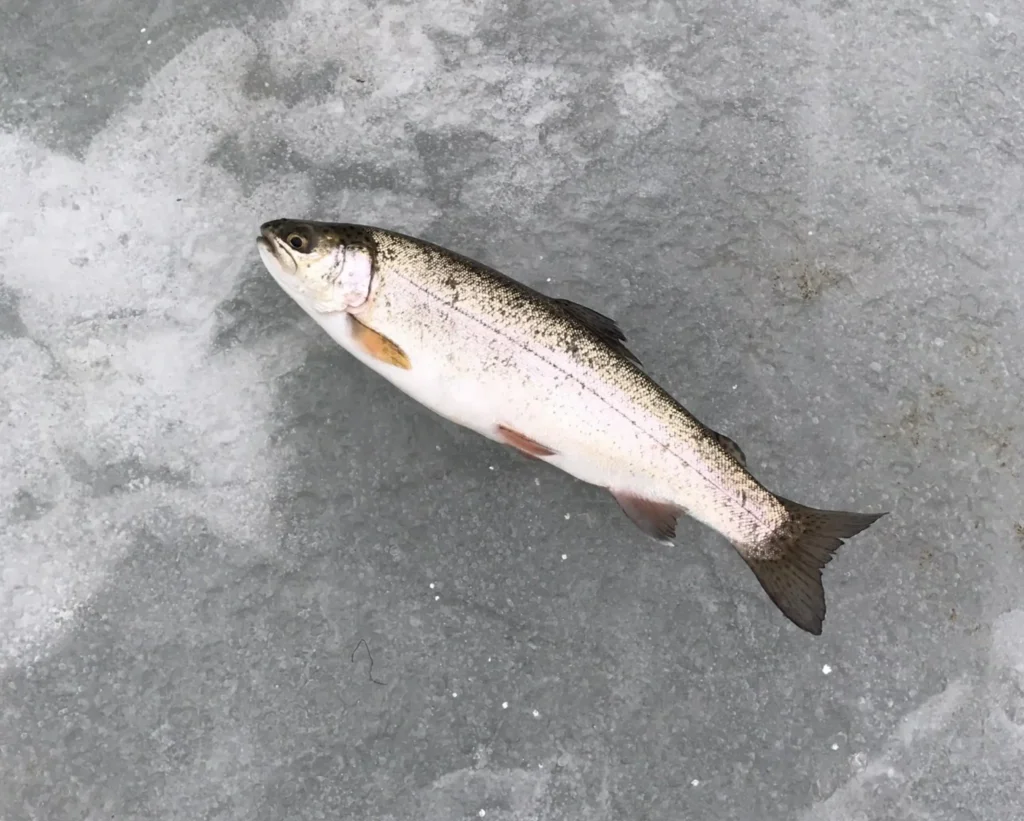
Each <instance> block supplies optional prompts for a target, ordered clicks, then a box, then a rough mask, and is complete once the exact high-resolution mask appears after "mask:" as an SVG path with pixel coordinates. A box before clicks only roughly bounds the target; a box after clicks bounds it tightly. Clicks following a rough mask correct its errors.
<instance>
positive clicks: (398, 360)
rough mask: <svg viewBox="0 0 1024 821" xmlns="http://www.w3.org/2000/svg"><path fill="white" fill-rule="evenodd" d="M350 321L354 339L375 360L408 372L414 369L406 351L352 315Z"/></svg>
mask: <svg viewBox="0 0 1024 821" xmlns="http://www.w3.org/2000/svg"><path fill="white" fill-rule="evenodd" d="M348 321H349V327H351V329H352V337H353V338H354V339H355V341H356V342H357V343H358V344H359V346H360V347H361V348H362V349H363V350H364V351H366V353H368V354H369V355H370V356H372V357H373V358H374V359H377V360H379V361H381V362H384V363H386V364H388V365H393V366H394V367H396V368H402V369H403V370H406V371H407V370H409V369H410V368H412V363H411V362H410V361H409V357H408V356H407V355H406V353H405V351H403V350H402V349H401V348H400V347H399V346H398V345H396V344H395V343H394V342H392V341H391V340H390V339H388V338H387V337H386V336H384V335H383V334H380V333H377V331H375V330H373V328H371V327H369V326H368V325H364V324H363V323H362V322H360V321H359V320H358V319H356V318H355V317H354V316H352V315H351V314H349V317H348Z"/></svg>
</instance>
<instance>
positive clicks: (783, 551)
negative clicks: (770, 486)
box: [736, 497, 886, 636]
mask: <svg viewBox="0 0 1024 821" xmlns="http://www.w3.org/2000/svg"><path fill="white" fill-rule="evenodd" d="M777 498H778V499H779V501H780V502H782V504H783V505H784V506H785V508H786V509H787V510H788V511H789V512H790V514H791V515H792V517H793V519H792V522H791V524H790V525H789V526H787V527H786V528H785V529H783V530H781V531H780V532H779V533H778V534H777V535H776V536H773V537H772V538H771V539H770V540H768V541H767V542H764V543H762V544H760V545H757V546H756V547H748V546H746V545H737V546H736V547H737V549H738V550H739V551H740V555H742V556H743V558H744V560H745V561H746V563H747V564H748V565H749V566H750V569H751V570H753V571H754V575H756V576H757V580H758V581H759V582H760V583H761V587H763V588H764V590H765V592H766V593H767V594H768V596H769V598H771V600H772V601H773V602H775V605H776V606H777V607H778V608H779V610H781V611H782V612H783V614H784V615H785V616H786V618H788V619H789V620H790V621H792V622H793V623H794V624H795V625H796V626H797V627H799V628H801V629H802V630H806V631H807V632H808V633H812V634H813V635H815V636H820V635H821V625H822V622H823V621H824V620H825V589H824V587H822V584H821V570H822V568H823V567H824V566H825V565H826V564H828V563H829V562H830V561H831V560H832V556H833V554H834V553H835V552H836V550H838V549H839V546H840V545H842V544H843V542H842V540H843V539H849V538H850V537H851V536H856V535H857V534H858V533H860V532H861V531H862V530H864V529H865V528H867V527H868V526H869V525H871V524H873V523H874V522H875V521H877V520H878V519H880V518H881V517H882V516H885V515H886V514H885V513H847V512H845V511H841V510H816V509H815V508H812V507H805V506H804V505H801V504H797V503H796V502H791V501H789V500H788V499H783V498H782V497H777Z"/></svg>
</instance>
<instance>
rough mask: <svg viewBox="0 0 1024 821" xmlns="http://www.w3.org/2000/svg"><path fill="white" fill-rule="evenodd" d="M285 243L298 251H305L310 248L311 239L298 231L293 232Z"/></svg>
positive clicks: (286, 238)
mask: <svg viewBox="0 0 1024 821" xmlns="http://www.w3.org/2000/svg"><path fill="white" fill-rule="evenodd" d="M285 242H287V243H288V244H289V245H290V246H291V247H292V248H294V249H295V250H296V251H305V250H306V248H307V247H309V239H308V238H307V237H306V236H305V235H303V234H300V233H298V232H297V231H293V232H292V233H290V234H289V235H288V236H287V237H285Z"/></svg>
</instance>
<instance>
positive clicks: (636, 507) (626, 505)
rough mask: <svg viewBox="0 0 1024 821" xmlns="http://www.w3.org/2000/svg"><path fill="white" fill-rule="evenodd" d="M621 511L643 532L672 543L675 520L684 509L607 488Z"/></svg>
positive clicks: (665, 542) (660, 540)
mask: <svg viewBox="0 0 1024 821" xmlns="http://www.w3.org/2000/svg"><path fill="white" fill-rule="evenodd" d="M608 490H609V491H610V492H611V494H612V496H614V497H615V501H616V502H618V503H619V507H621V508H622V512H623V513H625V514H626V515H627V516H628V517H629V518H630V520H631V521H632V522H633V524H635V525H636V526H637V527H638V528H640V529H641V530H642V531H643V532H644V533H646V534H647V535H648V536H650V537H651V538H653V539H657V540H658V541H659V542H661V543H662V544H672V540H673V539H674V538H675V537H676V521H677V520H678V519H679V517H680V516H681V515H682V514H683V513H685V512H686V511H685V510H683V508H681V507H679V506H678V505H673V504H671V503H669V502H655V501H653V500H652V499H645V498H643V497H642V496H637V495H635V494H632V493H628V492H626V491H623V490H612V489H611V488H609V489H608Z"/></svg>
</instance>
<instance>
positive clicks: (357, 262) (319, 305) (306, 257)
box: [260, 219, 377, 313]
mask: <svg viewBox="0 0 1024 821" xmlns="http://www.w3.org/2000/svg"><path fill="white" fill-rule="evenodd" d="M260 232H261V234H262V235H263V236H264V237H266V238H268V239H270V240H271V242H273V244H274V245H275V246H276V247H275V249H274V251H275V255H276V256H278V257H279V262H280V263H281V266H282V268H283V269H285V270H286V271H290V273H291V274H292V276H293V277H294V279H295V285H296V286H298V288H299V290H301V291H303V292H304V293H305V295H307V296H308V297H309V298H310V299H311V300H312V302H313V306H314V307H315V308H316V310H317V311H320V312H321V313H332V312H337V311H348V310H353V309H356V308H359V307H360V306H362V305H363V304H364V303H365V302H366V300H367V299H369V296H370V289H371V287H372V284H373V269H374V262H375V260H376V255H377V254H376V251H377V248H376V243H375V242H374V239H373V235H372V234H371V232H370V230H369V229H367V228H364V227H362V226H358V225H343V224H336V223H326V222H300V221H298V220H291V219H279V220H272V221H270V222H266V223H264V224H263V225H262V226H261V227H260Z"/></svg>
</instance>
